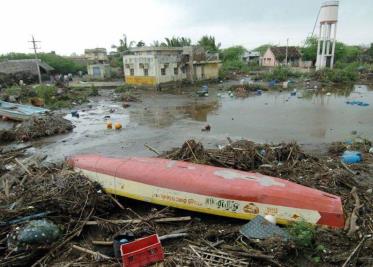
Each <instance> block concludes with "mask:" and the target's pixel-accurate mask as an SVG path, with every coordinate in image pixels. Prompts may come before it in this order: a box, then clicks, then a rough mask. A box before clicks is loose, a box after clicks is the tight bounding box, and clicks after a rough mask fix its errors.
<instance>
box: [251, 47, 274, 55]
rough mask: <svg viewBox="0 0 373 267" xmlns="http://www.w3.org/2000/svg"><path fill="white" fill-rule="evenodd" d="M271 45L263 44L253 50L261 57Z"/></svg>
mask: <svg viewBox="0 0 373 267" xmlns="http://www.w3.org/2000/svg"><path fill="white" fill-rule="evenodd" d="M271 46H272V45H271V44H264V45H261V46H258V47H257V48H255V49H254V51H258V52H259V53H260V54H261V55H263V54H264V53H265V52H266V51H267V49H268V48H269V47H271Z"/></svg>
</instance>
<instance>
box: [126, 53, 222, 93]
mask: <svg viewBox="0 0 373 267" xmlns="http://www.w3.org/2000/svg"><path fill="white" fill-rule="evenodd" d="M123 65H124V75H125V82H126V83H128V84H133V85H145V86H158V85H161V84H168V83H174V82H178V81H183V80H188V81H191V82H193V81H198V80H209V79H217V78H218V75H219V68H220V65H221V63H220V61H219V58H218V54H217V53H216V54H207V53H206V52H205V51H204V49H203V48H201V47H195V46H188V47H139V48H134V49H132V50H131V55H125V56H124V57H123Z"/></svg>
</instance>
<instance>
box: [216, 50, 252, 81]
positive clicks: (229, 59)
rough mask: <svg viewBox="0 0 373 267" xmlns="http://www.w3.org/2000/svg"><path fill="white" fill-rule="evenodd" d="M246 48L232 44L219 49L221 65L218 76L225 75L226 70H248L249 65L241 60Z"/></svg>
mask: <svg viewBox="0 0 373 267" xmlns="http://www.w3.org/2000/svg"><path fill="white" fill-rule="evenodd" d="M245 51H246V49H245V48H244V47H242V46H232V47H229V48H226V49H223V50H222V51H221V55H220V57H221V59H222V61H223V65H222V67H221V69H220V73H219V76H220V77H225V76H226V75H227V74H228V72H233V71H235V72H236V71H237V72H248V71H249V67H248V66H247V64H246V63H245V62H243V60H242V56H243V55H244V53H245Z"/></svg>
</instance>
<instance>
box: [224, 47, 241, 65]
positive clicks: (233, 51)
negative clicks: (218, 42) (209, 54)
mask: <svg viewBox="0 0 373 267" xmlns="http://www.w3.org/2000/svg"><path fill="white" fill-rule="evenodd" d="M245 52H246V49H245V48H244V47H243V46H240V45H238V46H232V47H229V48H226V49H223V50H222V60H223V62H226V61H238V60H239V61H241V59H242V57H243V55H244V54H245Z"/></svg>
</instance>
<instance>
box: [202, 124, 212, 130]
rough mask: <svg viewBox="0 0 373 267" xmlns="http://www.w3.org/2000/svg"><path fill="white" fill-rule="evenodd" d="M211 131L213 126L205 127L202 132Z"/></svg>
mask: <svg viewBox="0 0 373 267" xmlns="http://www.w3.org/2000/svg"><path fill="white" fill-rule="evenodd" d="M210 130H211V126H210V124H207V125H205V127H203V128H202V129H201V131H202V132H209V131H210Z"/></svg>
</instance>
